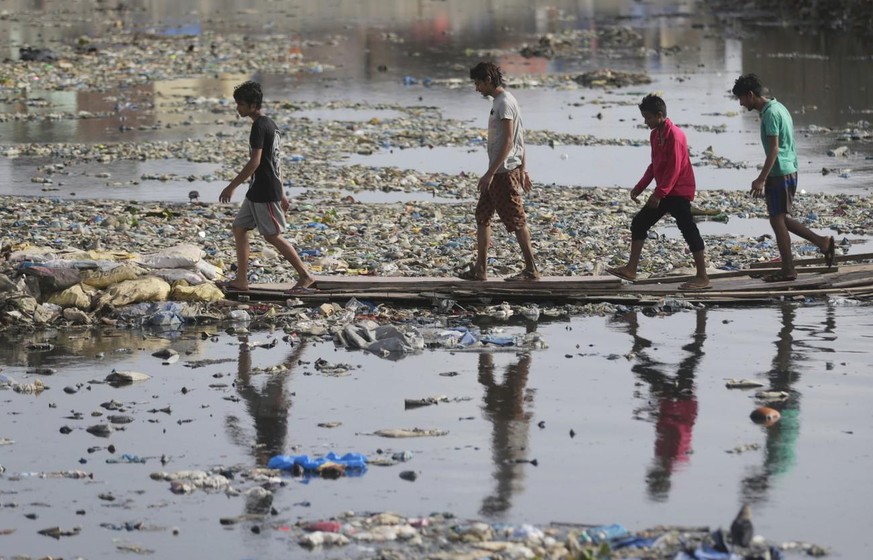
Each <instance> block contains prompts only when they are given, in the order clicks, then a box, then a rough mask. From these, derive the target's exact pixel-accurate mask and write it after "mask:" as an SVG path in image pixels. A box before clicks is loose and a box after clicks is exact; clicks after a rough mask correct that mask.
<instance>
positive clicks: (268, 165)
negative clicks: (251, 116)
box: [246, 115, 282, 202]
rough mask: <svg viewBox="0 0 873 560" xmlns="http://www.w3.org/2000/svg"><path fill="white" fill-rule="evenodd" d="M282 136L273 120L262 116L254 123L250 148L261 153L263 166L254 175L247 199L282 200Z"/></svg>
mask: <svg viewBox="0 0 873 560" xmlns="http://www.w3.org/2000/svg"><path fill="white" fill-rule="evenodd" d="M281 139H282V136H281V134H280V133H279V129H278V127H277V126H276V123H274V122H273V119H271V118H269V117H266V116H263V115H262V116H260V117H258V118H257V119H256V120H255V122H253V123H252V133H251V135H250V136H249V147H250V149H251V150H252V151H255V150H258V149H260V150H263V151H262V152H261V164H260V165H259V166H258V168H257V169H256V170H255V173H254V174H253V175H252V178H251V182H250V183H249V190H248V192H246V198H248V199H249V200H251V201H252V202H278V201H279V200H282V168H281V167H280V164H281V162H282V154H281V146H282V142H281Z"/></svg>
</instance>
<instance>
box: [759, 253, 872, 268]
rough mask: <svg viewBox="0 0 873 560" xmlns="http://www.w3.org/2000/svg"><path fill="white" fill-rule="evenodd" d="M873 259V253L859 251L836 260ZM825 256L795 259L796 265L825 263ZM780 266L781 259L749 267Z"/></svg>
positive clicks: (838, 256)
mask: <svg viewBox="0 0 873 560" xmlns="http://www.w3.org/2000/svg"><path fill="white" fill-rule="evenodd" d="M869 260H873V253H858V254H856V255H853V254H848V255H836V256H835V257H834V262H855V261H869ZM824 263H825V259H824V257H812V258H807V259H794V265H795V266H807V265H813V264H824ZM774 266H779V261H767V262H756V263H752V264H750V265H749V268H769V267H774Z"/></svg>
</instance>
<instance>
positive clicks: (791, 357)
mask: <svg viewBox="0 0 873 560" xmlns="http://www.w3.org/2000/svg"><path fill="white" fill-rule="evenodd" d="M780 309H781V314H782V328H781V329H780V330H779V338H778V339H777V340H776V343H775V344H776V355H775V356H774V357H773V367H772V368H771V369H770V372H769V374H768V377H769V379H770V389H771V390H773V391H785V392H787V393H788V394H789V397H788V399H786V400H785V401H783V402H780V403H775V402H771V403H768V404H767V406H770V407H772V408H775V409H776V410H778V411H779V413H780V415H781V416H780V419H779V422H777V423H775V424H773V425H772V426H768V427H766V428H765V431H766V443H765V446H764V449H765V451H764V454H765V455H764V464H763V465H762V466H759V467H754V468H752V469H750V471H749V474H748V475H747V476H746V477H745V478H743V481H742V485H743V498H744V500H745V501H746V502H750V503H756V502H761V501H764V500H766V498H767V490H768V489H769V488H770V477H771V476H779V475H782V474H785V473H787V472H789V471H791V469H792V468H794V464H795V463H796V453H797V438H798V437H799V435H800V395H799V394H798V393H797V392H796V391H795V390H794V389H793V385H794V384H795V383H796V382H797V381H799V379H800V374H799V373H798V371H797V366H796V365H795V363H794V362H795V360H796V356H795V354H794V315H795V308H794V305H793V304H789V303H785V304H782V306H781V308H780Z"/></svg>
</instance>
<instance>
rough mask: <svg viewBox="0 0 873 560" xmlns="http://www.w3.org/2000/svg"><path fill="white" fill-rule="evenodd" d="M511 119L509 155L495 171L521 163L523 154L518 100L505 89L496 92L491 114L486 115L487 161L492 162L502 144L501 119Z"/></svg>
mask: <svg viewBox="0 0 873 560" xmlns="http://www.w3.org/2000/svg"><path fill="white" fill-rule="evenodd" d="M507 119H508V120H511V121H512V125H513V126H512V150H511V151H510V152H509V157H507V158H506V160H505V161H504V162H503V163H502V164H501V165H500V167H499V168H497V173H506V172H507V171H512V170H513V169H515V168H516V167H518V166H519V165H521V158H522V155H524V125H523V124H522V122H521V110H520V109H519V107H518V101H516V100H515V97H513V95H512V94H511V93H509V92H508V91H506V90H503V92H502V93H500V94H498V95H497V97H495V98H494V103H493V104H492V105H491V115H490V116H489V117H488V163H489V165H490V164H491V163H493V162H494V160H495V159H496V158H497V156H498V155H499V153H500V146H502V145H503V142H504V138H503V128H502V127H500V126H499V125H500V121H502V120H507Z"/></svg>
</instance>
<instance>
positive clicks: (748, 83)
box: [731, 74, 764, 97]
mask: <svg viewBox="0 0 873 560" xmlns="http://www.w3.org/2000/svg"><path fill="white" fill-rule="evenodd" d="M731 92H732V93H733V94H734V96H735V97H739V96H741V95H745V94H747V93H754V94H755V95H757V96H759V97H760V96H761V95H763V94H764V84H762V83H761V78H759V77H758V76H756V75H755V74H743V75H742V76H740V77H739V78H737V81H735V82H734V89H733V90H731Z"/></svg>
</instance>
